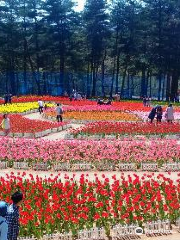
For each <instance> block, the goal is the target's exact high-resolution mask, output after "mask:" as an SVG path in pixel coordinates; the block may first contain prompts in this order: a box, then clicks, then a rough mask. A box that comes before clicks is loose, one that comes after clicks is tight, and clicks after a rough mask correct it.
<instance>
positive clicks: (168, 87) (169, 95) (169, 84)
mask: <svg viewBox="0 0 180 240" xmlns="http://www.w3.org/2000/svg"><path fill="white" fill-rule="evenodd" d="M166 81H167V82H166V101H167V102H168V101H169V99H170V97H171V94H170V90H171V89H170V88H171V77H170V74H169V73H168V74H167V80H166Z"/></svg>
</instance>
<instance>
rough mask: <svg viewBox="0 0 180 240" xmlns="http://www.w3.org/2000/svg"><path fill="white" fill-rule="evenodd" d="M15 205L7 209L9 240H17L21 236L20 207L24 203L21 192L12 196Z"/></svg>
mask: <svg viewBox="0 0 180 240" xmlns="http://www.w3.org/2000/svg"><path fill="white" fill-rule="evenodd" d="M11 200H12V201H13V203H12V204H11V205H10V206H9V207H8V209H7V216H6V221H7V224H8V236H7V239H8V240H17V237H18V235H19V207H20V205H21V204H22V201H23V194H22V193H21V192H19V191H17V192H15V193H13V194H12V196H11Z"/></svg>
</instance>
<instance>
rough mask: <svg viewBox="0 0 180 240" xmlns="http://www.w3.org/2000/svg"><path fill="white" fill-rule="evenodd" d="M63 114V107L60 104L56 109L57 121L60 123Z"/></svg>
mask: <svg viewBox="0 0 180 240" xmlns="http://www.w3.org/2000/svg"><path fill="white" fill-rule="evenodd" d="M62 114H63V110H62V107H61V106H60V104H59V103H58V104H57V107H56V118H57V121H58V122H60V121H61V122H62Z"/></svg>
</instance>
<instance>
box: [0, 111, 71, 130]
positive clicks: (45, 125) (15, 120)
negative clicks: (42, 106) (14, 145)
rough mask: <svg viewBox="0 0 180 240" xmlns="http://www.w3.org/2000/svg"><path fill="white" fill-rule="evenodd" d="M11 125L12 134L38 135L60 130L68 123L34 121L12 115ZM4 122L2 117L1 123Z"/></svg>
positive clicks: (10, 117) (0, 117) (0, 118)
mask: <svg viewBox="0 0 180 240" xmlns="http://www.w3.org/2000/svg"><path fill="white" fill-rule="evenodd" d="M9 119H10V125H11V133H34V134H35V133H37V132H42V131H45V130H47V129H52V128H58V127H61V126H63V125H66V124H67V122H62V123H57V122H56V123H54V122H48V121H41V120H32V119H28V118H25V117H23V116H21V115H16V114H14V115H10V116H9ZM1 121H2V116H0V122H1Z"/></svg>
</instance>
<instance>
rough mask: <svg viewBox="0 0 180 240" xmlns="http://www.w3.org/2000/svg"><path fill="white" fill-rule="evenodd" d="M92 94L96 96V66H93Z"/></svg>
mask: <svg viewBox="0 0 180 240" xmlns="http://www.w3.org/2000/svg"><path fill="white" fill-rule="evenodd" d="M91 95H92V96H93V97H95V96H96V68H95V66H93V69H92V93H91Z"/></svg>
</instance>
